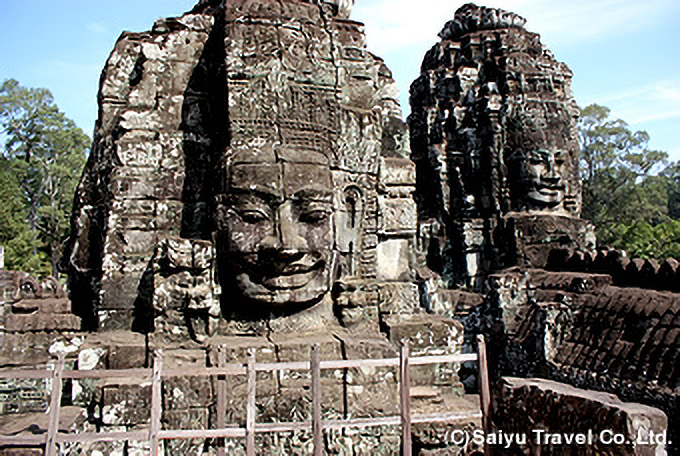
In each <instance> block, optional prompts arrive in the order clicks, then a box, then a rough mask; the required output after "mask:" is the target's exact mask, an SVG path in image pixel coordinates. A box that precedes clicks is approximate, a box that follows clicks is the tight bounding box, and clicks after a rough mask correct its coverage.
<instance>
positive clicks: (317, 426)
mask: <svg viewBox="0 0 680 456" xmlns="http://www.w3.org/2000/svg"><path fill="white" fill-rule="evenodd" d="M319 351H320V350H319V344H314V345H312V353H311V362H310V367H311V371H312V435H313V440H314V456H321V454H322V447H323V429H322V427H321V356H320V354H319Z"/></svg>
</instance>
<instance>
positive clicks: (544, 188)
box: [520, 149, 569, 208]
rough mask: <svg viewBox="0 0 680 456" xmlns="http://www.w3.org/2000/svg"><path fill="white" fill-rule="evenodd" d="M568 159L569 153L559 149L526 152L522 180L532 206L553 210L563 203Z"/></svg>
mask: <svg viewBox="0 0 680 456" xmlns="http://www.w3.org/2000/svg"><path fill="white" fill-rule="evenodd" d="M568 159H569V153H568V152H566V151H564V150H559V149H553V150H545V149H534V150H529V151H528V152H526V154H525V157H524V160H522V164H521V167H520V170H521V171H520V173H521V176H520V179H521V184H522V187H523V188H524V191H525V192H526V193H525V198H526V200H527V202H528V203H529V204H530V205H533V206H537V207H540V208H552V207H555V206H557V205H559V204H561V203H562V201H563V200H564V192H565V188H566V175H567V163H568Z"/></svg>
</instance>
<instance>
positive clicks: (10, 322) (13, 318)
mask: <svg viewBox="0 0 680 456" xmlns="http://www.w3.org/2000/svg"><path fill="white" fill-rule="evenodd" d="M79 329H80V317H77V316H75V315H66V314H48V313H38V314H35V315H21V314H9V315H7V316H6V317H5V330H6V331H8V332H29V331H55V330H64V331H75V330H79Z"/></svg>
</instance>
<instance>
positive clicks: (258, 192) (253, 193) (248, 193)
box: [228, 185, 283, 204]
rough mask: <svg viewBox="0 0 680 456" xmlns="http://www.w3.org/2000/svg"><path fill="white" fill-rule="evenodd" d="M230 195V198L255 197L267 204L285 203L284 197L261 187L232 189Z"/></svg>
mask: <svg viewBox="0 0 680 456" xmlns="http://www.w3.org/2000/svg"><path fill="white" fill-rule="evenodd" d="M228 193H229V196H241V197H254V198H257V199H260V200H262V201H264V202H265V203H267V204H271V203H281V202H283V196H281V195H279V194H277V193H274V192H272V191H270V190H269V189H267V188H266V187H263V186H260V185H257V186H253V188H243V187H231V188H230V189H229V192H228Z"/></svg>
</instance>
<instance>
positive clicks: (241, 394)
mask: <svg viewBox="0 0 680 456" xmlns="http://www.w3.org/2000/svg"><path fill="white" fill-rule="evenodd" d="M353 3H354V2H353V1H351V0H277V1H270V0H200V1H199V3H198V4H197V5H196V6H195V7H194V9H193V10H192V11H190V12H188V13H186V14H184V15H183V16H180V17H177V18H167V19H161V20H158V21H156V23H155V24H153V28H152V29H151V30H150V31H148V32H142V33H132V32H125V33H123V34H122V35H121V37H120V38H119V40H118V42H117V43H116V45H115V48H114V50H113V52H112V53H111V55H110V56H109V59H108V61H107V62H106V65H105V68H104V70H103V72H102V76H101V81H100V92H99V97H98V101H99V118H98V120H97V124H96V128H95V138H94V143H93V147H92V152H91V155H90V157H89V159H88V162H87V165H86V168H85V171H84V173H83V177H82V180H81V183H80V185H79V187H78V190H77V194H76V196H75V203H74V209H73V217H72V233H71V237H70V239H69V240H68V243H67V247H66V254H65V255H64V258H63V259H62V262H61V267H62V269H63V271H64V272H65V273H66V274H67V276H68V282H67V287H66V288H67V290H66V291H67V292H68V296H67V295H66V291H64V289H63V288H62V286H61V285H60V284H59V283H58V282H57V281H56V280H54V279H47V280H45V281H43V282H38V281H36V280H35V279H33V278H31V277H29V276H28V275H26V274H23V273H19V272H11V271H5V270H0V290H2V291H3V294H2V296H0V298H2V301H0V303H1V304H2V309H3V311H2V313H1V314H0V316H1V317H2V318H1V319H0V322H2V328H0V331H1V332H0V337H2V344H1V346H0V374H2V376H0V397H2V398H3V399H2V407H1V408H0V412H1V413H0V434H1V435H0V451H2V452H4V453H3V454H8V455H12V454H14V455H18V454H43V451H44V454H52V453H50V451H54V450H50V448H52V449H54V448H60V451H61V454H102V455H104V454H106V455H109V454H120V455H133V454H135V455H136V454H149V453H151V454H166V455H172V454H178V453H180V452H181V453H185V454H192V455H193V454H197V455H198V454H215V455H222V454H253V453H252V451H253V449H252V448H253V446H254V447H255V448H257V450H256V451H257V454H321V453H317V451H321V452H323V453H325V454H357V455H358V454H369V453H371V454H386V455H388V454H399V453H400V451H403V452H406V450H405V448H406V447H408V448H409V451H413V453H414V454H422V455H437V454H440V455H444V454H481V453H482V452H484V451H489V445H486V447H487V448H485V445H484V444H483V442H482V443H481V444H480V442H478V441H472V440H470V439H468V440H466V441H461V440H459V439H455V438H452V436H456V435H461V434H460V433H464V434H465V435H473V432H474V431H475V430H485V431H487V432H498V431H507V432H515V433H521V432H530V429H529V428H530V427H532V429H533V428H540V429H542V430H544V431H546V432H555V433H569V432H571V433H580V432H586V431H587V430H591V431H592V430H594V431H595V432H598V431H603V430H612V431H615V432H617V433H618V434H621V435H624V436H625V437H626V441H625V442H623V443H615V444H607V443H604V442H599V441H598V442H596V443H592V445H591V447H592V448H591V449H590V450H592V451H597V452H602V453H603V454H617V455H619V454H621V455H628V454H631V455H633V454H635V455H643V454H650V455H651V454H654V455H657V454H664V452H665V451H668V452H669V454H673V451H676V450H677V447H676V446H673V445H672V444H669V445H666V443H668V441H673V439H675V440H678V439H679V438H680V436H678V435H677V433H676V432H677V431H675V429H676V428H677V423H678V422H679V419H678V416H677V399H678V388H679V383H678V369H677V367H676V366H677V364H676V360H677V359H678V349H679V347H680V339H679V338H678V334H680V332H679V329H678V327H679V325H680V321H679V320H678V309H679V305H678V303H680V288H679V286H678V283H680V281H678V280H677V279H678V277H679V275H680V270H679V268H678V261H676V260H672V259H668V260H664V261H655V260H647V261H643V260H640V259H630V258H628V256H627V255H626V253H625V252H622V251H616V250H612V249H607V248H605V247H601V246H598V245H597V240H596V239H595V235H594V229H593V226H592V224H591V223H590V222H589V221H587V220H584V219H582V218H580V205H581V201H580V192H581V189H580V178H579V174H578V164H579V149H578V142H577V140H576V121H577V119H578V107H577V105H576V101H575V100H574V97H573V95H572V93H571V78H572V74H571V72H570V70H569V69H568V67H567V66H566V65H565V64H564V63H561V62H559V61H558V60H556V58H555V57H554V56H553V55H552V54H551V53H550V51H549V50H548V49H546V48H545V46H544V45H543V44H542V43H541V41H540V37H539V36H538V35H537V34H535V33H532V32H530V31H528V30H527V29H525V28H524V26H525V23H526V21H525V19H523V18H521V17H519V16H518V15H516V14H514V13H509V12H506V11H503V10H499V9H494V8H487V7H477V6H475V5H472V4H468V5H465V6H463V7H461V8H460V9H459V10H458V11H457V12H456V14H455V17H454V18H452V20H451V21H449V22H447V23H446V24H445V26H444V28H443V30H442V31H441V32H440V34H439V36H440V38H441V41H440V42H438V43H436V44H435V45H434V46H433V47H432V49H431V50H430V51H429V52H428V53H427V54H426V55H425V57H424V60H423V65H422V69H421V70H422V71H421V75H420V76H419V77H418V78H417V79H416V80H415V81H414V82H413V84H412V86H411V98H410V100H411V114H410V116H409V118H408V121H407V122H405V121H404V120H402V112H401V108H400V106H399V102H398V93H397V89H396V84H395V82H394V80H393V79H392V74H391V72H390V70H389V69H388V68H387V66H386V65H385V63H384V61H383V60H381V59H380V58H379V57H377V56H375V55H374V54H372V53H371V52H369V49H368V47H367V43H366V38H365V35H364V31H363V24H361V23H358V22H355V21H353V20H351V19H350V17H351V8H352V5H353ZM480 335H483V336H485V337H486V340H487V343H488V354H489V370H490V377H491V382H492V384H495V388H494V389H493V394H492V400H493V401H492V404H491V415H490V417H488V421H487V415H486V410H485V401H484V400H485V393H484V392H483V391H481V390H480V388H479V387H478V385H480V383H481V384H482V386H483V385H484V381H481V382H480V380H483V379H482V377H483V376H484V374H483V373H482V370H481V369H480V370H478V364H481V363H482V358H483V355H482V354H481V353H482V351H480V352H479V353H480V354H479V355H475V353H477V350H478V346H477V340H478V336H480ZM404 341H407V342H406V343H404ZM479 350H482V348H479ZM310 353H311V360H310ZM404 354H406V355H404ZM400 356H401V361H400V363H399V362H397V361H399V359H400ZM404 356H406V359H407V360H408V359H409V358H408V357H409V356H413V357H414V358H413V359H414V360H416V359H420V360H421V361H422V364H418V365H412V366H411V367H410V369H409V364H408V361H406V364H404ZM475 356H476V357H475ZM456 357H460V358H456ZM385 359H389V360H395V362H393V363H391V364H390V363H387V364H384V363H383V364H380V363H379V361H380V360H385ZM427 359H429V360H430V361H428V362H426V361H427ZM453 359H461V360H462V359H465V360H466V361H455V362H454V361H451V360H453ZM55 360H56V364H55ZM353 360H359V361H361V362H363V364H361V366H363V367H356V366H354V365H350V364H347V363H346V362H349V361H353ZM421 361H419V362H421ZM322 362H325V363H330V364H326V365H327V366H328V365H331V366H337V367H329V368H327V369H326V370H320V368H319V365H320V364H319V363H322ZM343 362H345V364H343ZM390 362H391V361H390ZM256 363H260V367H261V370H260V371H257V370H253V366H255V365H256ZM281 363H287V364H285V366H288V367H287V368H285V369H284V368H282V369H280V370H276V369H275V368H274V367H272V366H274V365H275V364H277V365H281ZM296 363H297V364H296ZM300 363H309V364H305V365H304V366H307V367H304V368H303V369H301V368H300V367H299V366H300ZM333 363H336V364H333ZM315 365H316V367H314V366H315ZM50 366H56V367H54V368H53V369H52V370H51V371H49V372H53V374H49V375H48V376H47V377H44V378H39V377H37V376H35V377H30V376H28V377H26V376H25V377H23V378H20V377H16V375H18V374H17V372H18V370H17V369H19V371H20V370H22V369H23V370H26V369H29V368H33V369H38V370H40V369H42V370H43V371H46V369H47V368H49V367H50ZM229 366H232V367H233V369H235V370H237V371H238V372H239V374H238V375H226V374H225V373H226V372H227V368H228V367H229ZM234 366H235V367H234ZM262 366H264V367H262ZM267 366H269V367H271V369H270V370H267V369H268V367H267ZM347 366H350V367H347ZM404 366H406V367H404ZM192 369H193V370H195V371H196V375H191V371H192ZM206 369H223V371H220V372H221V374H219V375H218V374H215V375H198V371H202V370H206ZM300 369H301V370H300ZM314 369H316V370H314ZM404 369H405V370H406V373H405V372H404ZM88 371H93V372H99V371H110V372H123V373H125V375H123V374H121V375H120V376H119V377H116V376H113V377H111V378H102V379H100V380H97V379H93V378H89V377H88V375H87V372H88ZM64 372H67V373H68V374H64V375H66V376H65V377H64V379H67V380H65V381H63V380H64V379H62V375H63V373H64ZM74 372H75V373H74ZM77 372H82V375H80V377H79V376H78V375H79V374H78V373H77ZM163 372H166V373H167V372H182V374H181V375H178V376H175V377H163ZM206 372H207V371H206ZM319 372H320V374H319ZM133 374H135V375H139V376H141V377H133V376H132V375H133ZM242 374H244V375H242ZM13 375H14V377H13ZM169 375H170V374H168V376H169ZM405 376H406V378H409V377H410V378H409V380H408V382H407V385H410V390H409V388H407V389H406V390H404V389H403V387H402V385H403V382H404V377H405ZM152 378H153V380H152ZM55 382H56V383H55ZM55 384H59V385H62V384H63V386H64V388H63V393H62V394H61V395H59V394H57V395H54V394H53V395H52V396H51V397H50V393H51V392H52V390H53V385H55ZM255 384H257V390H256V391H255V390H254V389H253V388H254V386H253V385H255ZM319 388H320V389H319ZM404 391H406V393H404ZM480 393H481V395H482V397H481V403H480V397H479V395H480ZM400 394H401V396H400ZM404 394H406V398H404ZM319 397H320V399H319ZM55 398H56V399H55ZM405 403H406V404H408V406H407V408H409V409H412V410H408V413H413V416H420V417H423V416H427V417H430V418H432V420H430V421H426V420H424V419H423V420H421V421H418V420H414V422H413V423H411V418H410V415H408V414H407V415H405V413H406V412H405V410H404V404H405ZM574 404H577V405H574ZM55 407H57V408H59V409H60V410H61V420H59V416H57V419H56V422H48V421H49V420H48V416H49V417H50V418H49V419H50V420H53V418H51V417H52V416H53V415H50V414H49V412H50V410H54V408H55ZM400 407H401V408H400ZM480 407H481V412H480ZM467 412H469V416H471V417H468V418H463V416H465V413H467ZM46 413H47V414H46ZM400 414H401V421H400V420H399V416H400ZM404 416H406V417H407V418H406V421H407V422H408V423H406V422H405V421H404V420H405V418H404ZM150 417H156V418H150ZM376 417H377V419H383V420H385V424H384V425H381V426H377V425H376V426H373V425H371V426H368V425H366V424H365V423H367V422H368V421H364V426H363V427H362V425H361V423H360V422H361V420H370V419H375V418H376ZM433 417H434V418H433ZM342 420H344V421H347V420H350V421H352V420H354V423H355V424H356V423H359V425H358V427H357V428H354V429H346V428H342V427H341V425H338V423H339V422H340V421H342ZM395 420H396V421H395ZM255 421H257V424H258V425H260V426H261V429H263V428H262V426H264V427H265V428H267V429H271V432H269V431H267V432H261V433H259V434H255V433H254V431H253V426H254V424H255ZM291 422H292V423H299V426H297V427H296V428H295V429H294V430H291V429H292V428H291V429H289V428H285V426H283V424H286V423H291ZM305 423H306V424H305ZM319 423H320V424H319ZM324 423H325V425H326V427H325V428H323V429H321V428H317V425H318V426H323V425H324ZM331 424H332V426H331ZM277 426H278V427H280V428H281V429H284V428H285V429H284V430H283V431H276V429H277ZM333 426H336V427H333ZM294 427H295V426H294ZM220 429H221V430H222V431H223V432H222V434H219V435H218V434H215V436H213V437H204V438H200V437H195V436H193V437H192V436H191V435H190V434H184V435H185V436H187V437H185V438H181V439H180V438H175V439H171V438H167V439H165V440H163V439H162V438H159V437H158V436H159V435H161V434H162V432H163V430H173V431H175V430H176V431H178V432H189V433H190V432H191V431H211V430H214V431H216V432H217V430H220ZM404 429H408V432H407V433H406V434H405V433H404ZM667 431H670V433H668V434H665V432H667ZM168 432H170V431H168ZM83 433H94V434H100V435H102V434H105V433H111V434H110V435H112V436H116V435H117V436H119V437H120V436H125V438H113V437H111V438H109V439H104V440H103V441H95V440H91V441H85V440H83V441H81V442H78V441H76V440H73V441H69V442H70V443H65V442H66V440H63V439H65V438H66V437H65V436H68V435H71V436H74V435H75V436H77V435H78V434H83ZM116 433H118V434H116ZM202 435H203V434H202ZM560 435H562V434H560ZM640 435H644V436H653V435H664V436H666V435H667V436H668V438H667V440H664V441H660V440H658V441H657V440H655V441H652V442H647V443H646V444H635V443H634V442H633V441H632V439H634V438H635V437H637V436H640ZM36 436H38V437H36ZM40 436H43V437H40ZM130 436H133V437H136V438H129V437H130ZM22 438H23V439H24V440H21V439H22ZM31 438H38V439H43V440H41V442H42V443H41V444H35V443H30V442H33V440H31ZM60 438H62V443H59V442H60V440H59V439H60ZM29 441H30V442H29ZM22 442H23V443H22ZM26 442H29V443H26ZM405 442H408V445H406V444H405ZM491 446H492V447H494V448H493V450H494V451H496V453H495V454H538V453H536V452H537V451H538V452H539V453H540V452H541V451H542V452H545V453H549V454H581V453H579V451H581V450H583V447H582V446H581V447H579V446H578V445H576V444H572V443H570V444H564V443H560V444H557V443H555V442H551V441H547V442H542V441H529V442H528V443H527V442H524V443H522V442H514V443H513V445H509V446H508V448H504V449H501V448H499V447H498V445H495V446H494V445H491ZM574 452H575V453H574Z"/></svg>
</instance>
